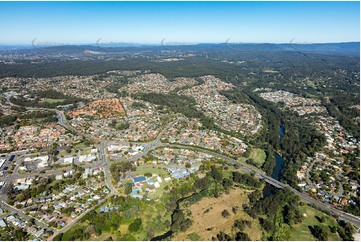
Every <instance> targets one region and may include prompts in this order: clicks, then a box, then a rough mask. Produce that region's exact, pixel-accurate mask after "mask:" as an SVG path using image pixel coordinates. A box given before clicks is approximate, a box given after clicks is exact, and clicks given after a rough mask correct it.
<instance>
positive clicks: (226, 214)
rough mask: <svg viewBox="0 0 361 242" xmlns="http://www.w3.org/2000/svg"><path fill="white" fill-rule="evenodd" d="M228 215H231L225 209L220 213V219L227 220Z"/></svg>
mask: <svg viewBox="0 0 361 242" xmlns="http://www.w3.org/2000/svg"><path fill="white" fill-rule="evenodd" d="M230 215H231V214H230V213H229V212H228V210H227V209H225V210H223V211H222V217H223V218H228V217H229V216H230Z"/></svg>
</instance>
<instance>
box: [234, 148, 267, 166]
mask: <svg viewBox="0 0 361 242" xmlns="http://www.w3.org/2000/svg"><path fill="white" fill-rule="evenodd" d="M248 159H253V161H254V162H255V163H257V164H258V165H259V167H261V166H262V165H263V163H264V162H265V161H266V153H265V152H264V150H262V149H260V148H252V150H251V153H250V155H249V157H248V158H246V157H241V158H240V160H241V161H242V162H246V160H248Z"/></svg>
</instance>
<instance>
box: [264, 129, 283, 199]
mask: <svg viewBox="0 0 361 242" xmlns="http://www.w3.org/2000/svg"><path fill="white" fill-rule="evenodd" d="M279 135H280V143H282V138H283V136H284V135H285V127H284V125H283V124H282V125H281V126H280V129H279ZM274 155H275V159H276V165H275V167H274V168H273V172H272V175H271V177H272V178H274V179H276V180H279V179H280V176H281V170H282V168H283V164H284V160H283V158H282V156H281V155H280V154H278V153H277V152H275V154H274ZM274 191H275V188H274V187H273V186H271V185H269V184H267V185H266V186H265V187H264V189H263V196H265V197H268V196H270V195H271V194H272V193H273V192H274Z"/></svg>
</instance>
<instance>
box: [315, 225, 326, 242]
mask: <svg viewBox="0 0 361 242" xmlns="http://www.w3.org/2000/svg"><path fill="white" fill-rule="evenodd" d="M311 233H312V234H313V236H315V238H316V239H318V240H321V241H326V240H327V237H328V234H327V229H326V227H325V226H323V225H315V226H313V227H312V229H311Z"/></svg>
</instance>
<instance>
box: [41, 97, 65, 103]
mask: <svg viewBox="0 0 361 242" xmlns="http://www.w3.org/2000/svg"><path fill="white" fill-rule="evenodd" d="M64 101H65V99H51V98H48V99H44V100H43V101H41V102H43V103H62V102H64Z"/></svg>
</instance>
